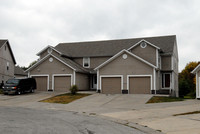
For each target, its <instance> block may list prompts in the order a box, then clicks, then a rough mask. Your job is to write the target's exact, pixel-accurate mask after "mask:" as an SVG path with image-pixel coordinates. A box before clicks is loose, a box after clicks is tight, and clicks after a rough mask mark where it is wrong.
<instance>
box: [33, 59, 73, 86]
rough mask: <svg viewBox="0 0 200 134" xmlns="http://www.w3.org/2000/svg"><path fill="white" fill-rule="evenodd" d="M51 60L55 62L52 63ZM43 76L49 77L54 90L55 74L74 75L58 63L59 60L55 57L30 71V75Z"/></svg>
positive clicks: (69, 69) (70, 70) (66, 67)
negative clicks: (53, 78) (53, 76)
mask: <svg viewBox="0 0 200 134" xmlns="http://www.w3.org/2000/svg"><path fill="white" fill-rule="evenodd" d="M49 58H53V62H50V61H49ZM43 74H48V75H49V88H50V89H52V75H53V74H73V70H72V69H71V68H69V67H68V66H66V65H64V64H63V63H61V62H60V61H58V60H57V59H55V58H54V57H52V56H50V57H48V58H47V59H46V60H44V61H43V62H42V63H40V64H39V65H37V66H36V67H35V68H34V69H33V70H31V71H30V75H43ZM72 79H73V78H72Z"/></svg>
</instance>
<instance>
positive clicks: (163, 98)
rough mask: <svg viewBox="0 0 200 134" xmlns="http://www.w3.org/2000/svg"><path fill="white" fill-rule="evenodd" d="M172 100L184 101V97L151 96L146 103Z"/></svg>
mask: <svg viewBox="0 0 200 134" xmlns="http://www.w3.org/2000/svg"><path fill="white" fill-rule="evenodd" d="M174 101H184V99H183V98H176V97H164V96H153V97H152V98H151V99H150V100H149V101H148V102H147V103H162V102H174Z"/></svg>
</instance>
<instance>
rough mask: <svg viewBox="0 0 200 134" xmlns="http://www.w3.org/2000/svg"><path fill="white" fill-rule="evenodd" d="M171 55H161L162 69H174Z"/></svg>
mask: <svg viewBox="0 0 200 134" xmlns="http://www.w3.org/2000/svg"><path fill="white" fill-rule="evenodd" d="M171 59H172V58H171V56H161V63H162V65H161V67H162V68H161V70H162V71H168V70H172V66H171V63H172V62H171Z"/></svg>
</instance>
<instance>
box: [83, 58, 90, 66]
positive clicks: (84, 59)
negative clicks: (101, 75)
mask: <svg viewBox="0 0 200 134" xmlns="http://www.w3.org/2000/svg"><path fill="white" fill-rule="evenodd" d="M86 59H88V66H85V61H86ZM83 67H84V68H90V57H83Z"/></svg>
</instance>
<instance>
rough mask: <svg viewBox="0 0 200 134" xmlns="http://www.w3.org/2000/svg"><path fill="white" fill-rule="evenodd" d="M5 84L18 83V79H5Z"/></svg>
mask: <svg viewBox="0 0 200 134" xmlns="http://www.w3.org/2000/svg"><path fill="white" fill-rule="evenodd" d="M6 83H7V84H18V83H19V80H18V79H9V80H7V81H6Z"/></svg>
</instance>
